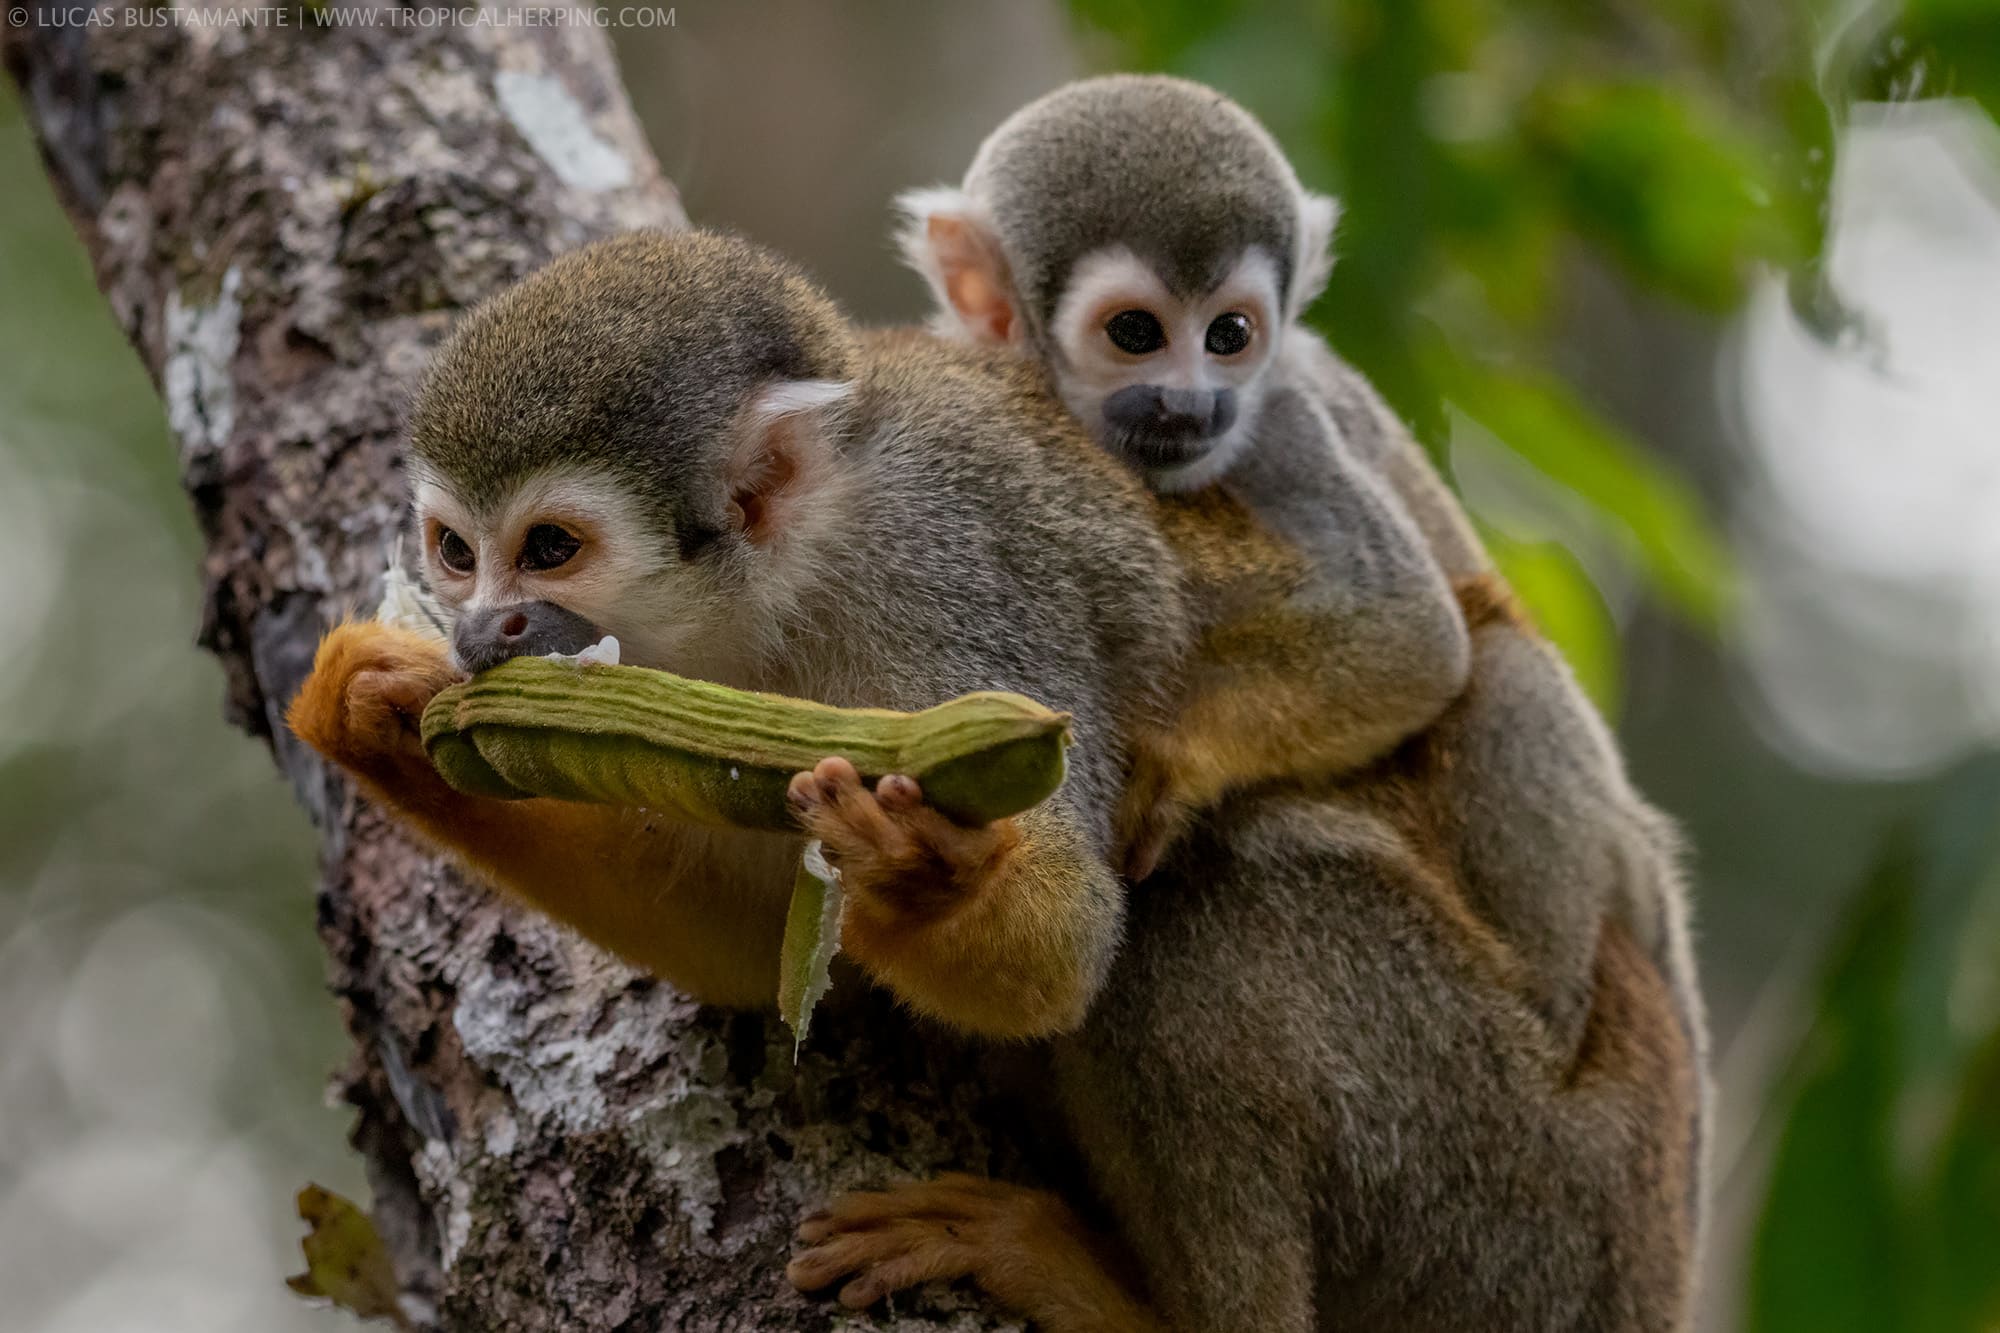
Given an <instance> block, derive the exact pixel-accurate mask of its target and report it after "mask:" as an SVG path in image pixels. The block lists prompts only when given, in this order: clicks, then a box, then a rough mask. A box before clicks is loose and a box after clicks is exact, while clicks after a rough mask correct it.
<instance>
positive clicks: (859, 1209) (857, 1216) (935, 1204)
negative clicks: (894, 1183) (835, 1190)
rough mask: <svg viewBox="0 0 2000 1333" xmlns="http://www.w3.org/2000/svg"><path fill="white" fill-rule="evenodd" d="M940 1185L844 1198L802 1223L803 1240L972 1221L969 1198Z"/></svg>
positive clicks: (923, 1184) (911, 1186) (921, 1184)
mask: <svg viewBox="0 0 2000 1333" xmlns="http://www.w3.org/2000/svg"><path fill="white" fill-rule="evenodd" d="M940 1184H941V1182H939V1181H926V1182H913V1183H911V1184H908V1185H902V1186H898V1187H897V1188H895V1189H890V1190H866V1191H857V1192H855V1193H853V1194H843V1195H841V1196H840V1197H839V1198H838V1199H835V1200H834V1201H833V1202H832V1203H831V1204H829V1205H827V1206H826V1207H825V1208H823V1209H821V1210H820V1211H819V1212H816V1213H814V1214H812V1215H811V1216H810V1217H807V1218H806V1219H804V1220H803V1221H802V1222H800V1223H799V1239H801V1240H803V1241H807V1242H809V1243H816V1242H818V1241H820V1240H823V1239H825V1238H826V1237H828V1236H831V1235H835V1234H837V1233H840V1232H845V1231H868V1230H871V1229H874V1228H877V1227H883V1226H887V1225H889V1224H891V1223H893V1222H902V1221H927V1222H964V1221H968V1220H970V1218H971V1215H972V1210H971V1209H969V1208H968V1207H966V1204H967V1202H968V1201H969V1200H968V1196H966V1195H965V1194H964V1193H963V1192H962V1191H959V1190H951V1189H942V1188H940ZM809 1232H810V1234H808V1233H809Z"/></svg>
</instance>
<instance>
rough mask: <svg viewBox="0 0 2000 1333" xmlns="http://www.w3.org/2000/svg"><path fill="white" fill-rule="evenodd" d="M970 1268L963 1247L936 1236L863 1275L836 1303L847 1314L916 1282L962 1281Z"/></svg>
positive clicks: (847, 1286) (912, 1285) (842, 1289)
mask: <svg viewBox="0 0 2000 1333" xmlns="http://www.w3.org/2000/svg"><path fill="white" fill-rule="evenodd" d="M972 1267H973V1265H972V1257H971V1255H970V1253H969V1252H968V1251H967V1250H966V1248H965V1247H964V1246H962V1245H959V1244H958V1243H956V1242H954V1241H952V1240H949V1239H947V1238H946V1237H944V1236H943V1235H938V1236H935V1237H933V1238H931V1239H930V1240H928V1241H926V1242H924V1243H922V1244H919V1245H918V1246H917V1247H916V1248H915V1249H913V1250H911V1251H910V1252H909V1253H907V1254H902V1255H898V1256H897V1257H895V1258H893V1259H889V1260H887V1261H885V1262H883V1263H879V1264H876V1265H875V1266H874V1267H872V1268H869V1269H868V1270H866V1271H865V1272H863V1273H862V1274H861V1276H859V1277H857V1278H855V1279H854V1281H852V1282H850V1283H848V1284H847V1285H846V1286H844V1287H842V1288H841V1289H840V1303H841V1304H842V1305H844V1306H846V1307H847V1308H848V1309H850V1310H865V1309H867V1308H868V1307H869V1306H871V1305H873V1304H875V1302H877V1301H879V1300H881V1299H882V1298H883V1297H884V1296H887V1295H888V1294H889V1293H890V1292H892V1291H901V1290H903V1288H905V1287H914V1286H916V1285H917V1284H918V1283H920V1282H931V1281H937V1280H949V1279H951V1278H958V1277H964V1276H965V1275H966V1274H967V1273H969V1272H971V1271H972Z"/></svg>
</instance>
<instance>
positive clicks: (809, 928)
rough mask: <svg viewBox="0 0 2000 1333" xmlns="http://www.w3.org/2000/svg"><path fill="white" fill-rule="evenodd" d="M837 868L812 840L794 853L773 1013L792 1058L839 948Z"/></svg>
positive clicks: (795, 1057) (828, 982) (801, 1044)
mask: <svg viewBox="0 0 2000 1333" xmlns="http://www.w3.org/2000/svg"><path fill="white" fill-rule="evenodd" d="M840 902H841V888H840V872H839V871H838V870H835V869H834V868H833V867H832V866H830V865H828V864H827V862H826V854H825V852H824V851H823V850H822V849H821V847H820V845H819V842H818V840H817V839H815V840H814V841H812V842H809V843H807V844H806V849H805V852H804V854H803V855H801V856H800V857H799V873H798V876H797V878H795V879H794V880H793V882H792V905H791V907H790V909H789V910H788V911H787V912H786V914H785V942H784V945H783V947H782V948H781V949H780V950H779V953H778V1012H779V1014H781V1015H782V1016H783V1017H784V1020H785V1023H786V1025H787V1026H789V1027H790V1028H791V1030H792V1059H793V1061H795V1062H796V1061H797V1060H798V1058H799V1051H800V1050H801V1049H802V1048H803V1047H804V1046H805V1044H806V1032H807V1030H808V1029H809V1028H810V1027H811V1026H812V1016H813V1010H814V1009H815V1008H817V1007H818V1006H819V1002H820V999H821V998H822V997H823V996H825V994H826V990H827V987H828V986H830V985H831V984H832V983H833V977H832V969H833V956H834V955H835V954H837V953H839V952H840Z"/></svg>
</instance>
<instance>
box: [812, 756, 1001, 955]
mask: <svg viewBox="0 0 2000 1333" xmlns="http://www.w3.org/2000/svg"><path fill="white" fill-rule="evenodd" d="M790 791H791V799H792V805H793V808H794V809H796V810H797V811H798V813H799V822H800V823H801V824H803V825H804V826H805V830H806V832H807V834H808V835H809V836H811V837H815V838H818V839H819V840H820V842H821V844H822V845H823V846H824V847H825V849H826V856H827V860H828V861H830V862H831V863H832V864H833V865H835V866H836V867H838V868H839V870H840V878H841V884H842V886H843V887H844V888H846V889H847V891H848V892H849V893H854V894H860V895H863V896H864V897H865V898H866V899H868V900H869V906H870V907H871V908H872V910H874V911H877V912H880V913H882V914H884V915H886V916H889V917H891V918H895V919H899V920H905V921H909V922H916V921H921V920H923V919H926V918H930V917H935V916H937V915H939V914H941V913H945V912H949V911H951V910H952V909H953V908H954V907H956V906H957V905H959V903H960V902H961V901H963V899H964V898H965V897H966V896H967V895H968V894H974V893H977V892H979V891H980V889H981V888H982V887H983V886H984V885H985V884H986V883H987V882H988V881H990V880H991V879H992V878H993V875H994V872H995V871H996V870H997V869H998V868H999V866H1000V864H1001V863H1002V862H1003V861H1004V860H1005V859H1006V856H1007V853H1008V852H1009V851H1010V850H1012V848H1013V847H1014V845H1015V844H1016V843H1017V842H1019V841H1020V835H1019V834H1018V833H1017V832H1016V830H1015V826H1014V821H1012V820H1011V819H1003V820H1000V821H998V822H997V823H992V824H987V825H984V826H982V827H979V828H966V827H964V826H963V825H960V824H955V823H953V822H952V821H951V820H949V819H947V818H945V816H943V815H941V814H939V813H938V812H937V811H936V810H933V809H932V808H931V807H929V806H927V805H925V804H924V793H923V789H922V788H921V787H920V786H919V785H918V784H917V781H916V779H914V778H909V777H904V776H902V775H900V774H891V775H889V776H887V777H884V778H881V779H879V780H878V781H877V782H876V784H875V789H874V790H873V791H870V790H869V789H868V788H867V787H866V786H864V785H863V784H862V781H861V775H860V774H859V773H858V772H856V771H855V767H854V765H853V764H851V763H849V762H848V761H847V760H845V759H840V758H828V759H822V760H820V761H819V763H818V764H817V765H815V766H814V767H813V769H812V771H811V772H809V773H799V774H796V775H794V776H793V778H792V783H791V788H790Z"/></svg>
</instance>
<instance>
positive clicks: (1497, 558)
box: [1479, 526, 1621, 717]
mask: <svg viewBox="0 0 2000 1333" xmlns="http://www.w3.org/2000/svg"><path fill="white" fill-rule="evenodd" d="M1479 535H1480V538H1481V540H1482V541H1484V542H1485V544H1486V550H1487V552H1488V553H1489V554H1490V555H1491V556H1492V557H1493V562H1494V563H1495V564H1496V565H1498V566H1499V567H1500V572H1501V574H1503V575H1504V576H1505V577H1506V579H1507V582H1508V583H1509V584H1510V585H1511V586H1512V587H1513V589H1514V595H1515V596H1517V597H1519V598H1520V599H1521V604H1522V605H1523V606H1524V607H1526V608H1527V611H1528V614H1529V616H1530V618H1531V619H1533V620H1534V622H1535V625H1536V627H1537V628H1538V629H1540V630H1541V632H1542V633H1543V634H1544V635H1546V636H1548V639H1549V641H1550V642H1551V643H1553V644H1555V646H1556V647H1557V648H1559V649H1561V650H1562V655H1563V657H1564V658H1565V659H1567V660H1568V662H1569V665H1570V669H1571V670H1572V671H1574V672H1575V673H1576V678H1577V682H1578V683H1579V684H1580V685H1582V686H1583V689H1584V693H1586V694H1588V695H1589V696H1590V697H1591V700H1592V702H1594V703H1595V704H1596V705H1597V707H1598V710H1599V711H1600V712H1602V713H1603V714H1604V715H1605V716H1606V717H1615V716H1617V714H1618V705H1619V684H1620V677H1621V669H1620V656H1621V654H1620V652H1619V640H1618V626H1617V625H1616V623H1614V622H1613V620H1612V618H1611V609H1610V608H1609V607H1608V606H1606V605H1605V604H1604V598H1603V596H1602V595H1601V594H1600V593H1599V592H1598V590H1597V585H1596V584H1595V583H1593V582H1592V581H1591V578H1590V574H1589V573H1588V572H1587V571H1586V570H1585V569H1584V567H1583V563H1582V562H1581V561H1579V560H1578V559H1577V558H1576V556H1575V555H1574V554H1573V553H1571V551H1570V549H1569V548H1568V547H1566V546H1564V545H1563V544H1562V543H1561V542H1549V541H1544V542H1525V541H1516V540H1515V539H1514V538H1512V537H1509V536H1507V535H1506V534H1505V533H1502V532H1499V531H1497V530H1494V529H1492V528H1489V527H1485V526H1482V527H1481V528H1480V534H1479Z"/></svg>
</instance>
